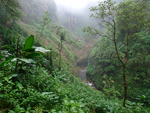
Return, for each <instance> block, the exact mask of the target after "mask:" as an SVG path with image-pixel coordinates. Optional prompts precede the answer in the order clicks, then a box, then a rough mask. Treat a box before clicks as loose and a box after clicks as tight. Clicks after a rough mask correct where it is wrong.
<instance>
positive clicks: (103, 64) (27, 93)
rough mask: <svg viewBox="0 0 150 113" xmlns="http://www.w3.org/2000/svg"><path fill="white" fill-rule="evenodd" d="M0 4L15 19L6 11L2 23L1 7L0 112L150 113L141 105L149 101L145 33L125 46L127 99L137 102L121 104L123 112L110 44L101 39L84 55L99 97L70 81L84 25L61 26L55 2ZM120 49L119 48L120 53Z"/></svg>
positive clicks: (33, 0)
mask: <svg viewBox="0 0 150 113" xmlns="http://www.w3.org/2000/svg"><path fill="white" fill-rule="evenodd" d="M4 1H8V2H7V3H8V4H5V5H8V7H9V8H10V9H11V8H14V10H13V11H14V12H13V14H14V15H11V12H9V10H8V12H7V15H8V17H9V18H8V19H7V23H8V25H7V26H6V25H5V24H4V22H5V21H4V19H3V18H2V16H4V15H6V10H5V7H4V6H3V7H0V11H1V13H0V22H1V23H0V42H1V43H0V112H2V113H21V112H22V113H109V112H110V113H132V112H136V113H148V112H149V111H148V110H149V109H148V108H147V107H145V106H144V105H148V102H149V101H150V96H149V93H150V91H149V90H148V88H149V84H148V82H149V77H150V76H149V72H150V71H149V67H148V66H149V38H150V37H149V34H148V32H146V35H145V31H144V30H145V28H143V29H144V30H143V29H142V30H141V31H140V32H139V33H138V36H140V37H142V38H140V37H139V38H137V39H136V40H135V41H134V42H135V43H133V44H131V45H130V46H131V47H132V48H133V49H132V54H131V55H130V60H131V61H130V63H129V64H128V67H127V68H128V72H127V76H128V84H129V88H128V90H129V97H130V99H132V100H136V102H131V101H126V107H122V98H121V99H120V97H122V95H123V94H122V84H121V83H122V82H121V81H120V77H121V74H122V71H121V70H120V69H121V67H120V63H119V62H118V60H117V59H116V55H115V54H114V53H115V52H114V46H113V43H112V41H110V40H108V39H107V38H105V37H101V38H100V39H98V41H97V42H96V44H95V47H94V48H93V49H92V51H91V54H90V55H89V65H88V68H87V73H88V74H89V76H90V77H91V78H92V80H93V81H94V83H95V85H96V87H97V89H99V90H102V91H103V93H102V92H101V91H98V90H97V89H92V88H91V87H90V86H88V85H86V84H85V83H84V82H82V81H81V80H79V78H77V77H75V76H74V75H77V66H76V60H77V58H78V56H77V55H75V50H78V49H81V48H82V47H83V44H84V43H85V42H83V41H81V40H78V39H77V36H76V35H78V36H85V34H84V33H82V32H81V30H80V29H81V27H82V26H83V25H84V23H82V25H79V24H80V23H76V24H72V27H73V32H72V31H70V30H71V29H69V28H67V27H65V26H62V25H61V24H60V23H59V22H58V20H59V19H58V17H57V14H56V5H55V2H54V0H44V1H41V0H19V2H18V1H17V0H15V1H14V3H15V4H16V5H14V4H13V3H9V1H10V2H13V1H11V0H1V1H0V5H1V6H2V5H3V3H2V2H4ZM19 3H20V5H19ZM20 8H22V9H21V10H22V13H24V14H23V15H24V16H23V15H22V17H21V18H20V20H18V21H15V20H16V18H19V17H20V16H21V12H20V10H19V9H20ZM44 12H45V13H44ZM85 15H86V14H85ZM79 18H80V17H79ZM81 18H82V17H81ZM82 19H83V20H84V18H82ZM11 20H13V21H11ZM87 20H88V19H87ZM77 22H78V21H77ZM90 22H91V21H90ZM85 23H86V22H85ZM76 28H77V30H75V29H76ZM98 28H99V27H98ZM100 28H101V26H100ZM76 32H77V33H76ZM124 32H125V31H122V32H121V33H120V34H119V33H118V34H117V36H118V37H119V36H120V35H123V33H124ZM31 34H34V36H33V35H31ZM143 35H144V36H143ZM123 38H124V37H123ZM123 48H124V46H121V47H120V54H123V52H122V50H123ZM86 62H87V61H86ZM133 75H136V76H133ZM116 81H117V82H116ZM133 87H134V90H131V89H133ZM138 96H139V98H138V99H139V100H138V99H136V97H138ZM141 96H142V97H141ZM118 97H119V98H118Z"/></svg>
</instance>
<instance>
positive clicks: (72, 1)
mask: <svg viewBox="0 0 150 113" xmlns="http://www.w3.org/2000/svg"><path fill="white" fill-rule="evenodd" d="M90 1H94V2H95V1H103V0H55V2H56V4H61V5H63V6H67V7H72V8H78V9H79V8H83V7H85V6H86V5H87V4H88V2H90Z"/></svg>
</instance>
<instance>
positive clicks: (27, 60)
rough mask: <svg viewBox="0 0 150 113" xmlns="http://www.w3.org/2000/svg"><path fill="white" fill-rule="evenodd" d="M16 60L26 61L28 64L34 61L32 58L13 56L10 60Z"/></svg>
mask: <svg viewBox="0 0 150 113" xmlns="http://www.w3.org/2000/svg"><path fill="white" fill-rule="evenodd" d="M17 60H20V61H22V62H25V63H28V64H30V63H35V61H34V60H32V59H27V58H13V59H12V60H11V61H12V62H15V61H17Z"/></svg>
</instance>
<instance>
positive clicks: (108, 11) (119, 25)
mask: <svg viewBox="0 0 150 113" xmlns="http://www.w3.org/2000/svg"><path fill="white" fill-rule="evenodd" d="M145 7H146V5H145V4H144V3H135V2H133V1H127V2H121V3H120V4H119V5H116V3H115V2H113V1H111V0H107V1H104V2H100V3H99V4H98V6H96V7H91V8H90V10H91V11H93V12H94V13H93V14H92V15H91V17H93V18H95V19H96V20H98V24H99V25H101V26H103V27H104V28H106V29H107V33H105V34H103V33H101V32H100V31H98V30H97V29H95V28H92V27H90V26H88V27H86V28H84V29H83V31H85V32H89V33H90V34H92V35H97V34H99V35H100V36H102V35H103V37H107V38H108V39H110V40H111V41H113V43H114V48H115V54H116V57H117V59H118V61H119V62H120V64H121V66H122V77H123V84H124V101H123V106H124V107H125V101H126V100H127V80H126V67H127V65H128V62H129V54H130V52H131V51H132V50H131V49H130V42H131V41H132V39H133V38H135V37H138V36H139V34H138V32H139V31H140V30H141V28H144V27H146V26H147V25H148V24H147V23H148V20H147V17H146V16H147V13H146V11H145ZM121 30H124V31H125V32H124V36H125V37H123V38H122V37H118V34H119V33H120V31H121ZM118 42H120V43H121V44H122V46H123V47H124V54H123V55H122V54H121V53H122V52H121V50H120V46H119V44H118Z"/></svg>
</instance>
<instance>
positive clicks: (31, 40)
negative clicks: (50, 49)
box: [24, 35, 34, 50]
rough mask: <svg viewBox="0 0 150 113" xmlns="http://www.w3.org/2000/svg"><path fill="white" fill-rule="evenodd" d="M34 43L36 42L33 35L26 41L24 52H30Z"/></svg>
mask: <svg viewBox="0 0 150 113" xmlns="http://www.w3.org/2000/svg"><path fill="white" fill-rule="evenodd" d="M33 42H34V36H33V35H31V36H30V37H29V38H27V39H26V41H25V46H24V50H28V49H31V48H32V46H33Z"/></svg>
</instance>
